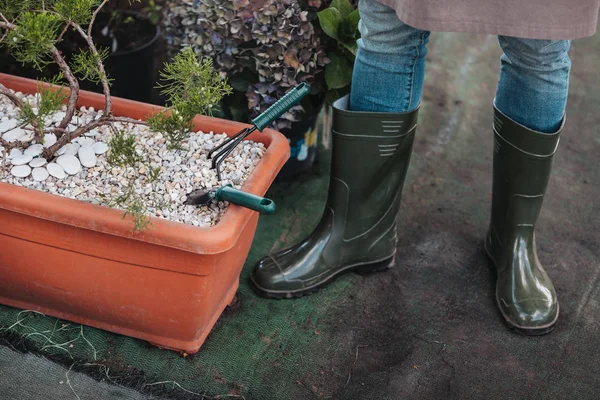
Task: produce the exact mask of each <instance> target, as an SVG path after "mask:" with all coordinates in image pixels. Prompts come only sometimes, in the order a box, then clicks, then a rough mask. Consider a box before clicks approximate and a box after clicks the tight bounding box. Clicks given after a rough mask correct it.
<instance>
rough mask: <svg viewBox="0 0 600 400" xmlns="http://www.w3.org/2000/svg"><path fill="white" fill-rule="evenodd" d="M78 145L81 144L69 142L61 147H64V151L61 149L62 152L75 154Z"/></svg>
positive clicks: (77, 150)
mask: <svg viewBox="0 0 600 400" xmlns="http://www.w3.org/2000/svg"><path fill="white" fill-rule="evenodd" d="M80 147H81V146H80V145H79V144H78V143H69V144H67V145H65V146H64V147H63V149H65V151H63V154H67V155H71V156H75V155H77V153H78V152H79V148H80ZM60 155H62V154H60Z"/></svg>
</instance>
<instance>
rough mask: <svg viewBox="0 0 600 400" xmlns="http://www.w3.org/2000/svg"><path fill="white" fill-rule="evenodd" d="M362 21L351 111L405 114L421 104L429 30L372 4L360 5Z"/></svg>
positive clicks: (385, 7)
mask: <svg viewBox="0 0 600 400" xmlns="http://www.w3.org/2000/svg"><path fill="white" fill-rule="evenodd" d="M358 7H359V12H360V15H361V20H360V22H359V30H360V33H361V39H359V41H358V54H357V56H356V61H355V63H354V72H353V79H352V88H351V93H350V110H352V111H374V112H408V111H412V110H414V109H415V108H417V106H418V105H419V103H420V101H421V93H422V91H423V80H424V76H425V56H426V55H427V43H428V42H429V35H430V32H429V31H423V30H420V29H416V28H413V27H411V26H408V25H406V24H404V23H403V22H402V21H400V20H399V19H398V17H397V15H396V12H395V11H394V10H393V9H391V8H389V7H387V6H385V5H383V4H381V3H379V2H377V1H375V0H365V1H360V2H359V5H358Z"/></svg>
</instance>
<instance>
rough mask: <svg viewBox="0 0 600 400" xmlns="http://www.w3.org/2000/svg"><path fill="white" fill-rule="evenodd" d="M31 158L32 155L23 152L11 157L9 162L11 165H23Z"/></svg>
mask: <svg viewBox="0 0 600 400" xmlns="http://www.w3.org/2000/svg"><path fill="white" fill-rule="evenodd" d="M31 160H33V156H32V155H30V154H23V155H22V156H16V157H13V158H12V159H11V160H10V162H11V164H12V165H25V164H27V163H29V162H30V161H31Z"/></svg>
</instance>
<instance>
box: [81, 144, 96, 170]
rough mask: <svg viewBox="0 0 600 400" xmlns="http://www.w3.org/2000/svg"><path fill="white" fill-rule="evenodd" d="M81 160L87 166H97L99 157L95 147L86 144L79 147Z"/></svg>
mask: <svg viewBox="0 0 600 400" xmlns="http://www.w3.org/2000/svg"><path fill="white" fill-rule="evenodd" d="M79 161H81V165H83V166H84V167H86V168H93V167H95V166H96V162H97V158H96V153H95V152H94V149H93V148H91V147H89V146H85V147H82V148H80V149H79Z"/></svg>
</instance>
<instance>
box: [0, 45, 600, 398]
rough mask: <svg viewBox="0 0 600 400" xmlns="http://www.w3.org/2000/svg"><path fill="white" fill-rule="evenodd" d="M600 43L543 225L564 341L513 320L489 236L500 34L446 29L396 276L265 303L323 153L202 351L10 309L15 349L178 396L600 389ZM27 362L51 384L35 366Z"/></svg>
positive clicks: (287, 201) (541, 244)
mask: <svg viewBox="0 0 600 400" xmlns="http://www.w3.org/2000/svg"><path fill="white" fill-rule="evenodd" d="M599 46H600V34H597V35H596V36H594V37H593V38H589V39H585V40H581V41H577V42H574V44H573V49H572V53H571V55H572V58H573V73H572V80H571V97H570V99H569V106H568V116H567V119H568V122H567V127H566V129H565V133H564V136H563V139H562V141H561V145H560V147H559V151H558V153H557V156H556V159H555V169H554V174H553V176H552V180H551V183H550V187H549V190H548V195H547V198H546V201H545V206H544V209H543V211H542V215H541V218H540V222H539V225H538V234H537V240H538V250H539V256H540V260H541V261H542V263H543V264H544V265H545V266H546V269H547V271H548V274H549V275H550V277H551V278H552V279H553V281H554V284H555V286H556V288H557V292H558V296H559V300H560V304H561V316H560V318H559V321H558V326H557V328H556V330H555V331H554V332H553V333H552V334H550V335H549V336H545V337H534V338H531V337H522V336H519V335H516V334H514V333H513V332H511V331H509V330H508V329H507V328H506V326H505V325H504V324H503V322H502V320H501V317H500V315H499V313H498V312H497V311H496V307H495V304H494V300H493V291H494V279H493V278H494V277H493V274H492V272H491V271H490V270H489V268H488V261H487V259H486V258H485V255H484V253H483V248H482V240H483V237H484V234H485V231H486V229H487V223H488V219H489V207H490V200H491V180H490V179H491V172H492V170H491V167H492V163H491V162H492V151H493V140H492V139H493V135H492V120H493V115H492V105H491V102H492V99H493V96H494V91H495V86H496V81H497V76H498V72H499V56H500V50H499V47H498V44H497V40H496V38H495V37H493V36H481V35H478V36H474V35H462V34H461V35H458V34H434V35H433V36H432V40H431V44H430V52H429V55H428V64H427V73H428V74H427V78H426V87H425V90H424V95H423V106H422V112H421V114H420V124H419V127H418V131H417V139H416V141H415V154H414V156H413V162H412V165H411V168H410V170H409V176H408V181H407V184H406V187H405V192H404V193H405V194H404V199H403V205H402V213H401V216H400V229H399V237H400V245H399V249H398V263H397V266H396V268H394V269H393V270H392V271H389V272H388V273H384V274H378V275H374V276H369V277H358V276H354V275H348V276H345V277H343V278H341V279H340V280H338V281H337V282H336V283H334V284H332V285H330V286H329V287H328V288H326V289H325V290H323V291H321V292H319V293H317V294H314V295H312V296H309V297H306V298H302V299H298V300H292V301H274V300H265V299H261V298H259V297H257V296H256V295H255V294H254V293H253V292H252V291H251V290H250V288H249V287H248V285H247V277H248V274H249V272H250V270H251V268H252V265H253V264H254V263H255V262H256V261H257V260H258V259H259V258H260V257H262V256H263V255H264V254H266V253H267V252H268V251H269V250H270V249H273V248H279V247H282V246H284V245H286V244H291V243H294V242H295V241H296V240H298V239H300V238H301V237H302V236H304V235H306V234H307V233H309V232H310V231H311V230H312V228H313V227H314V225H315V224H316V222H317V221H318V218H319V216H320V213H321V210H322V208H323V206H324V200H325V195H326V190H327V182H328V178H327V173H328V171H327V168H328V167H327V162H326V154H327V153H324V155H323V156H322V157H321V163H320V165H319V166H318V168H317V172H316V173H315V174H314V175H313V176H312V177H311V178H310V179H309V180H307V181H302V182H294V183H290V184H276V185H275V186H274V187H273V189H272V190H271V192H270V193H269V196H270V197H272V198H274V199H275V201H276V202H277V205H278V212H277V213H276V214H275V215H271V216H264V217H261V220H260V223H259V229H258V232H257V236H256V239H255V243H254V245H253V248H252V251H251V253H250V255H249V258H248V262H247V264H246V266H245V268H244V271H243V273H242V276H241V286H240V290H239V293H238V301H237V302H236V303H235V304H234V306H233V307H232V308H231V309H229V310H227V311H226V313H225V314H224V315H223V316H222V318H221V319H220V320H219V322H218V324H217V326H216V327H215V328H214V330H213V332H212V333H211V335H210V337H209V339H208V340H207V342H206V343H205V345H204V346H203V347H202V349H201V350H200V352H199V353H198V354H196V355H194V356H189V357H186V358H184V357H182V356H181V355H179V354H177V353H175V352H170V351H166V350H160V349H157V348H154V347H152V346H150V345H148V344H146V343H144V342H142V341H138V340H135V339H131V338H128V337H124V336H119V335H115V334H111V333H107V332H103V331H100V330H96V329H93V328H89V327H83V328H82V327H80V326H79V325H75V324H69V323H67V322H65V321H57V320H56V319H54V318H49V317H43V316H40V315H37V314H35V313H30V312H21V310H16V309H12V308H9V307H0V337H1V338H2V340H0V344H2V345H4V346H6V347H8V348H10V347H12V348H14V349H15V350H20V351H23V350H28V351H32V352H33V353H35V354H38V355H44V356H45V357H47V358H49V359H51V360H54V361H56V362H57V363H59V364H61V365H63V366H65V367H66V368H69V367H72V370H73V371H80V372H83V373H85V374H88V375H90V376H93V377H94V378H95V379H98V380H104V381H105V382H108V383H120V384H123V385H126V386H128V387H130V388H134V389H135V390H138V391H141V392H142V393H152V394H154V395H155V396H161V397H163V398H169V397H172V398H190V399H191V398H195V399H198V398H202V395H205V396H206V398H211V397H212V398H225V397H223V396H226V395H228V396H229V397H227V398H236V397H237V398H242V397H243V398H245V399H258V400H270V399H312V398H335V399H378V400H380V399H509V398H510V399H512V398H519V399H549V398H552V399H571V398H576V399H594V398H597V396H598V393H600V379H598V376H600V363H599V362H598V354H600V336H599V334H598V332H599V329H600V285H599V281H600V234H599V232H598V228H599V227H600V203H599V201H598V198H600V168H599V165H600V113H598V109H599V108H600V75H599V71H598V65H600V54H599V53H598V51H597V49H598V48H599ZM3 267H6V266H3ZM17 322H18V323H17ZM71 340H73V341H72V342H70V341H71ZM71 345H73V346H72V347H71ZM86 363H87V364H96V365H91V366H90V365H88V366H86V365H84V364H86ZM23 368H24V371H23V373H24V374H26V375H28V376H30V377H31V379H30V384H32V385H35V384H38V382H37V380H36V379H35V371H29V370H26V369H25V368H26V367H25V366H24V367H23ZM0 372H1V371H0ZM2 380H3V375H2V374H0V382H2ZM39 384H42V383H39ZM43 384H47V383H43ZM182 388H183V389H182ZM184 389H185V390H184ZM84 398H85V397H82V398H81V400H83V399H84Z"/></svg>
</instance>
